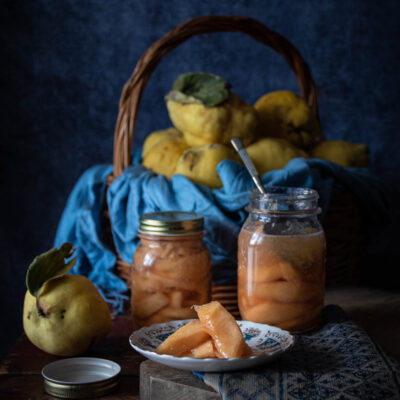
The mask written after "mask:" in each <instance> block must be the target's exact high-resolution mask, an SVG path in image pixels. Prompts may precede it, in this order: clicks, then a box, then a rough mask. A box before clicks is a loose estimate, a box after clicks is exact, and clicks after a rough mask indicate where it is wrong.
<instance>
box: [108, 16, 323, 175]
mask: <svg viewBox="0 0 400 400" xmlns="http://www.w3.org/2000/svg"><path fill="white" fill-rule="evenodd" d="M234 31H238V32H243V33H246V34H247V35H249V36H251V37H252V38H253V39H255V40H257V41H258V42H261V43H263V44H265V45H266V46H269V47H271V48H272V49H274V50H275V51H276V52H277V53H279V54H281V55H282V56H283V58H284V59H285V60H286V62H287V63H288V65H289V67H290V68H291V69H292V70H293V72H294V74H295V75H296V78H297V81H298V83H299V86H300V89H301V94H302V97H303V98H304V99H305V100H306V102H307V103H308V104H309V105H310V107H311V109H312V111H313V113H314V114H315V116H316V117H317V120H318V121H319V116H318V103H317V94H316V87H315V83H314V80H313V78H312V76H311V73H310V69H309V67H308V65H307V64H306V63H305V61H304V60H303V58H302V57H301V55H300V53H299V52H298V50H297V49H296V48H295V47H294V46H293V45H292V44H291V43H290V42H289V41H288V40H287V39H286V38H284V37H283V36H282V35H280V34H279V33H277V32H274V31H272V30H270V29H269V28H267V27H266V26H265V25H263V24H261V23H260V22H258V21H257V20H255V19H253V18H249V17H241V16H232V17H223V16H205V17H198V18H194V19H191V20H188V21H186V22H184V23H182V24H180V25H178V26H177V27H175V28H174V29H172V30H171V31H170V32H169V33H167V34H166V35H165V36H164V37H162V38H161V39H159V40H158V41H156V42H154V43H153V45H152V46H151V47H150V48H149V49H148V50H147V51H146V52H145V53H144V54H143V55H142V57H141V58H140V60H139V62H138V63H137V64H136V67H135V70H134V71H133V74H132V76H131V77H130V78H129V80H128V81H127V82H126V84H125V85H124V87H123V89H122V94H121V98H120V101H119V110H118V119H117V123H116V127H115V134H114V173H113V178H116V177H118V176H119V175H121V174H122V172H123V170H124V169H125V168H126V167H128V166H129V165H131V164H132V155H131V153H132V146H133V135H134V131H135V124H136V117H137V111H138V108H139V103H140V99H141V97H142V93H143V90H144V87H145V85H146V83H147V81H148V80H149V79H150V76H151V74H152V72H153V71H154V70H155V68H156V67H157V65H158V63H159V62H160V61H161V59H162V57H163V56H164V55H166V54H167V53H168V52H170V51H171V50H173V49H174V48H175V47H177V46H179V45H180V44H181V43H183V42H184V41H186V40H187V39H189V38H191V37H192V36H195V35H200V34H203V33H214V32H234ZM318 125H319V124H318ZM319 126H320V125H319ZM322 138H323V137H322V131H321V129H320V128H319V131H318V132H317V140H322Z"/></svg>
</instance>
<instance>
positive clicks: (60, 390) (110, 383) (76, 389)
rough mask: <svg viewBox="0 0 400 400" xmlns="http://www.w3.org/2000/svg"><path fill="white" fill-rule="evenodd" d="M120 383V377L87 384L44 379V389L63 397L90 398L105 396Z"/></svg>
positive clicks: (52, 394) (53, 394)
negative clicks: (63, 382)
mask: <svg viewBox="0 0 400 400" xmlns="http://www.w3.org/2000/svg"><path fill="white" fill-rule="evenodd" d="M118 384H119V381H118V378H117V377H115V378H111V379H107V380H105V381H101V382H95V383H86V384H80V385H76V384H62V383H56V382H52V381H50V380H47V379H44V390H45V391H46V393H48V394H50V395H51V396H54V397H58V398H61V399H89V398H93V397H100V396H105V395H107V394H109V393H111V392H112V391H114V390H115V389H116V388H117V386H118Z"/></svg>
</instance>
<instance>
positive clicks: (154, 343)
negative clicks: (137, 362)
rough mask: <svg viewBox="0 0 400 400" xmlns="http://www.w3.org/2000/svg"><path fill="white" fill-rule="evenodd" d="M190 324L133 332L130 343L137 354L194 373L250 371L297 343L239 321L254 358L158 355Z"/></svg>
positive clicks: (284, 335)
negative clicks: (165, 343) (162, 346)
mask: <svg viewBox="0 0 400 400" xmlns="http://www.w3.org/2000/svg"><path fill="white" fill-rule="evenodd" d="M189 321H192V320H190V319H188V320H182V321H170V322H165V323H161V324H155V325H152V326H149V327H144V328H141V329H139V330H137V331H135V332H133V333H132V335H131V336H130V338H129V343H130V344H131V346H132V347H133V348H134V349H135V350H136V351H138V352H139V353H141V354H142V355H144V356H145V357H147V358H148V359H150V360H153V361H156V362H159V363H161V364H164V365H168V366H170V367H174V368H180V369H186V370H192V371H204V372H218V371H234V370H239V369H247V368H251V367H255V366H257V365H261V364H264V363H266V362H270V361H271V360H273V359H275V358H276V357H278V356H279V355H280V354H282V353H284V352H285V351H287V350H289V349H290V348H291V347H292V346H293V344H294V341H295V339H294V336H292V335H291V334H290V333H289V332H287V331H284V330H282V329H279V328H277V327H273V326H269V325H265V324H258V323H255V322H250V321H238V325H239V327H240V329H241V331H242V333H243V336H244V338H245V341H246V343H247V344H248V345H249V346H250V348H251V349H252V350H253V353H254V354H255V355H253V356H250V357H245V358H228V359H219V358H204V359H200V358H193V357H174V356H170V355H165V354H157V353H156V349H157V347H158V345H159V344H160V343H161V342H163V341H164V340H165V339H166V338H167V337H168V336H169V335H170V334H172V333H173V332H175V331H176V330H177V329H179V328H180V327H182V326H183V325H185V324H187V323H188V322H189Z"/></svg>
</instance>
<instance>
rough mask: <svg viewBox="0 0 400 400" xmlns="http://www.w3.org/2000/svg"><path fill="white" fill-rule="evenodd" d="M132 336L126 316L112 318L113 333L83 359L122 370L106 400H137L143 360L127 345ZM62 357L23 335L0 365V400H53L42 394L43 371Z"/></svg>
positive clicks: (128, 319) (85, 354)
mask: <svg viewBox="0 0 400 400" xmlns="http://www.w3.org/2000/svg"><path fill="white" fill-rule="evenodd" d="M131 333H132V326H131V321H130V317H129V315H122V316H117V317H116V318H114V323H113V330H112V332H111V333H110V334H109V335H108V337H107V338H106V339H105V340H104V341H103V342H102V343H101V344H100V345H99V346H97V347H96V348H94V349H92V350H90V351H88V352H86V353H84V354H81V356H82V357H99V358H106V359H108V360H112V361H115V362H117V363H118V364H119V365H120V366H121V375H120V384H119V387H118V388H117V389H116V391H115V392H113V393H111V394H109V395H108V396H104V398H105V399H108V400H138V399H139V371H140V363H141V362H142V361H143V360H145V358H144V357H142V356H141V355H140V354H138V353H137V352H136V351H134V350H133V349H132V348H131V346H130V345H129V342H128V338H129V335H130V334H131ZM61 358H62V357H57V356H53V355H51V354H47V353H45V352H43V351H41V350H39V349H38V348H36V347H35V346H34V345H32V344H31V343H30V342H29V340H28V339H27V337H26V336H25V335H24V334H23V335H21V337H20V338H19V339H18V341H17V342H16V344H15V345H14V347H13V348H12V350H11V351H10V353H9V354H8V355H7V356H6V358H5V359H4V360H3V362H2V363H1V365H0V399H10V400H13V399H18V400H22V399H24V400H25V399H26V400H39V399H54V397H52V396H48V395H46V393H45V392H44V390H43V378H42V376H41V371H42V368H43V367H44V366H45V365H46V364H48V363H50V362H52V361H56V360H59V359H61Z"/></svg>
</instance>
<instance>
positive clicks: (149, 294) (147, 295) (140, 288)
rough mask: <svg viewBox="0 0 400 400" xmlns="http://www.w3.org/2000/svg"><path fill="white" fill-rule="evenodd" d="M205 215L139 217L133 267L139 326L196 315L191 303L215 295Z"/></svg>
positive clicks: (134, 308) (133, 306)
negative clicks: (137, 240) (206, 236)
mask: <svg viewBox="0 0 400 400" xmlns="http://www.w3.org/2000/svg"><path fill="white" fill-rule="evenodd" d="M203 225H204V218H203V217H202V216H201V215H199V214H196V213H192V212H156V213H149V214H144V215H143V216H142V217H141V218H140V228H139V233H138V236H139V238H140V242H139V245H138V247H137V248H136V251H135V254H134V257H133V262H132V267H131V268H132V269H131V277H132V278H131V312H132V316H133V321H134V326H135V328H139V327H141V326H148V325H152V324H154V323H158V322H166V321H171V320H176V319H187V318H196V317H197V315H196V312H195V311H194V310H193V309H192V308H191V307H192V305H194V304H204V303H207V302H209V301H210V296H211V257H210V254H209V252H208V249H207V246H206V245H205V243H204V241H203V236H204V230H203Z"/></svg>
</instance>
